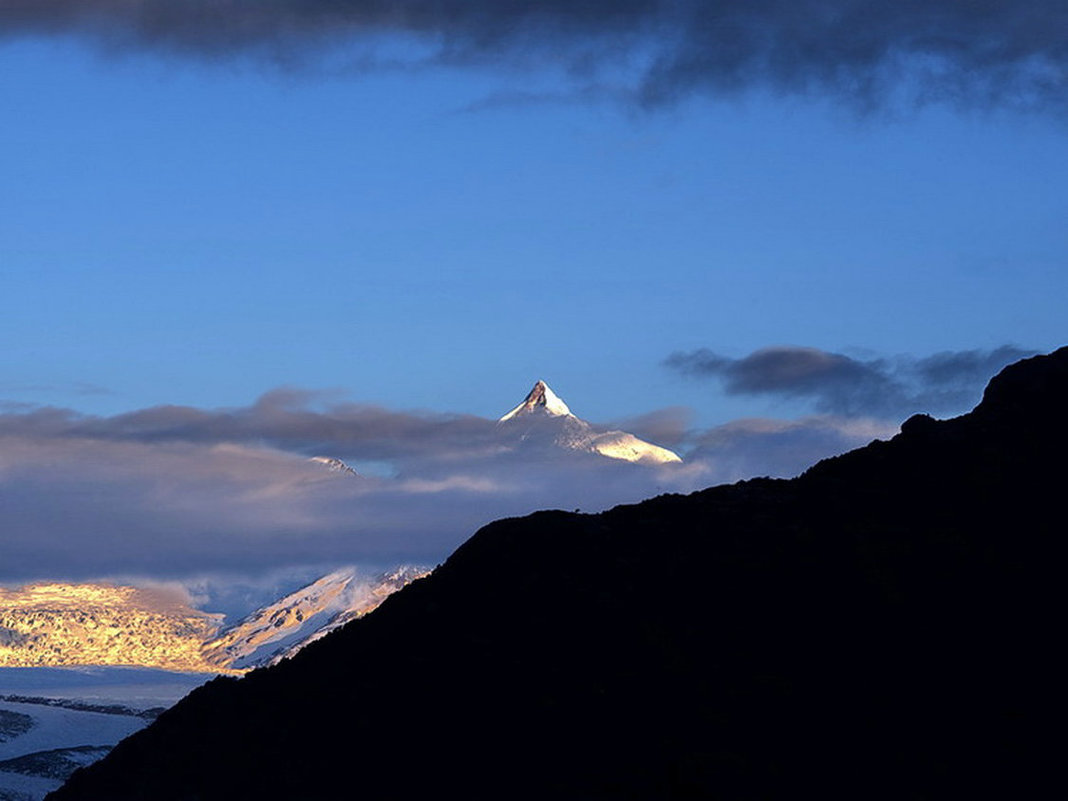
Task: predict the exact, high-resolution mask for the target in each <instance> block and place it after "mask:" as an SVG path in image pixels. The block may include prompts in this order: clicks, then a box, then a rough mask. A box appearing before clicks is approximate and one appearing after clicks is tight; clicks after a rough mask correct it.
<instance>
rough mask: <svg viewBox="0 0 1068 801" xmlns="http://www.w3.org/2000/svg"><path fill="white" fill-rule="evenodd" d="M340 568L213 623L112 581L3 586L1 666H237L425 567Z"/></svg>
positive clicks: (304, 639) (287, 649)
mask: <svg viewBox="0 0 1068 801" xmlns="http://www.w3.org/2000/svg"><path fill="white" fill-rule="evenodd" d="M428 572H429V571H428V570H426V569H425V568H416V567H400V568H397V569H395V570H393V571H390V572H388V573H384V574H382V575H379V576H375V577H373V578H368V577H365V576H363V575H361V574H360V573H357V572H356V571H355V570H354V569H352V568H346V569H344V570H338V571H335V572H334V573H331V574H329V575H327V576H323V577H322V578H321V579H319V580H318V581H315V582H313V583H312V584H309V585H308V586H307V587H304V588H302V589H300V590H297V591H296V592H294V593H291V594H290V595H287V596H286V597H285V598H282V599H281V600H279V601H276V602H274V603H272V604H270V605H268V606H265V607H263V608H262V609H259V610H257V611H256V612H254V613H252V614H251V615H249V616H248V617H246V618H245V619H244V620H242V621H241V622H239V623H237V624H236V625H234V626H231V627H229V628H227V629H225V630H223V631H220V630H219V626H220V623H221V619H222V616H221V615H211V614H206V613H204V612H200V611H198V610H196V609H193V608H192V607H189V606H187V605H185V604H183V603H181V602H179V601H177V600H175V599H173V598H169V597H167V596H166V595H164V594H162V593H159V592H155V591H152V590H146V589H139V588H136V587H123V586H114V585H108V584H58V583H55V584H34V585H30V586H26V587H21V588H19V589H4V588H0V668H3V667H62V666H81V665H131V666H137V667H151V668H162V669H165V670H179V671H202V672H212V673H219V672H243V671H245V670H247V669H249V668H253V667H257V666H259V665H264V664H268V663H270V662H272V661H276V660H277V659H281V658H283V657H285V656H289V655H290V654H293V653H295V652H296V651H297V650H299V649H300V648H302V647H303V646H304V645H306V644H307V643H308V642H311V641H312V640H315V639H318V638H319V637H321V636H323V635H324V634H326V633H327V632H329V631H332V630H333V629H335V628H337V627H338V626H341V625H344V624H345V623H347V622H348V621H349V620H352V619H354V618H356V617H359V616H360V615H363V614H366V613H367V612H369V611H370V610H372V609H374V608H375V607H376V606H378V605H379V604H380V603H382V601H383V600H385V598H386V596H388V595H389V594H390V593H392V592H394V591H396V590H399V589H400V588H401V587H403V586H404V585H405V584H408V583H409V582H411V581H413V580H415V579H416V578H419V577H420V576H424V575H426V573H428Z"/></svg>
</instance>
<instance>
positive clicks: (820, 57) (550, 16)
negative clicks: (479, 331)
mask: <svg viewBox="0 0 1068 801" xmlns="http://www.w3.org/2000/svg"><path fill="white" fill-rule="evenodd" d="M1065 30H1068V7H1066V6H1065V5H1064V4H1063V3H1057V2H1051V0H898V1H897V2H894V3H875V2H871V0H834V2H829V1H828V0H718V2H717V1H715V0H591V1H590V2H582V3H576V2H573V0H538V1H537V2H534V0H273V1H272V2H262V1H261V0H233V1H232V2H227V3H219V2H216V1H215V0H155V1H154V2H141V3H131V2H127V1H126V0H0V37H2V36H8V37H14V36H28V35H29V36H42V35H43V36H52V35H75V36H80V37H85V38H89V39H92V40H95V41H97V42H99V43H101V44H103V45H104V46H106V47H108V48H110V49H113V50H123V49H141V50H149V51H162V52H170V53H178V54H182V55H186V56H191V57H196V58H204V59H219V58H228V57H233V56H244V55H250V54H251V55H256V56H259V57H263V58H266V59H267V60H269V61H273V62H274V63H275V64H276V65H279V66H281V67H289V68H293V69H302V68H305V67H307V66H308V65H311V66H312V67H314V65H315V64H316V63H321V62H322V61H323V60H324V56H323V53H324V52H333V53H335V54H337V53H339V52H342V53H344V54H345V55H346V57H347V58H348V59H350V60H351V62H352V63H353V64H354V65H357V66H359V69H360V70H361V71H362V70H364V69H374V68H375V67H374V63H375V62H376V60H377V58H376V57H375V56H374V51H375V47H376V43H377V42H380V40H381V38H382V37H386V38H390V37H394V38H396V37H399V38H400V39H401V40H402V41H404V42H407V43H409V44H410V45H412V46H414V49H415V50H417V51H418V55H411V56H410V57H408V63H409V65H410V66H426V65H427V64H428V63H429V64H438V65H446V64H447V65H454V66H474V67H486V66H493V67H499V66H500V65H502V64H504V63H509V64H512V65H514V66H517V67H524V66H526V67H546V66H549V65H554V66H559V65H563V67H564V70H565V72H566V73H567V75H568V76H569V77H570V80H571V82H572V83H574V84H579V85H586V86H591V87H595V86H597V85H598V82H599V80H600V79H601V78H602V77H604V76H605V75H612V76H613V77H616V76H618V75H619V74H621V73H622V74H624V75H628V76H631V83H630V85H629V88H628V90H627V92H628V93H629V94H630V95H631V97H632V98H633V99H634V100H636V101H637V102H639V103H642V104H645V105H658V104H664V103H671V102H675V101H677V100H679V99H682V98H686V97H689V96H693V95H706V96H716V97H721V96H729V95H733V94H737V93H739V92H743V91H747V90H751V89H769V90H771V91H773V92H777V93H782V94H792V95H811V94H821V95H830V96H834V97H837V98H839V99H844V100H846V101H847V102H849V103H851V104H852V105H854V106H855V107H858V108H861V109H873V108H880V107H884V106H886V105H888V104H890V103H893V102H899V101H903V102H905V103H906V104H924V103H931V102H941V103H948V104H951V105H960V106H970V107H1009V108H1024V109H1030V110H1033V111H1039V112H1046V113H1057V114H1063V113H1064V111H1065V105H1066V101H1065V88H1066V86H1068V40H1066V39H1065V36H1064V31H1065ZM400 49H401V51H403V50H404V48H400ZM407 52H409V53H412V52H414V51H413V47H409V48H408V51H407ZM395 60H396V59H395V58H392V59H391V58H386V59H385V61H387V62H389V61H393V62H395ZM404 60H405V58H404V57H401V59H400V61H401V62H404ZM367 65H370V66H367Z"/></svg>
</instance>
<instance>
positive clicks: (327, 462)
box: [308, 456, 360, 478]
mask: <svg viewBox="0 0 1068 801" xmlns="http://www.w3.org/2000/svg"><path fill="white" fill-rule="evenodd" d="M308 461H309V462H316V463H318V464H321V465H323V466H324V467H326V469H327V470H333V471H334V472H335V473H348V474H349V475H353V476H356V477H357V478H359V477H360V474H359V473H357V472H356V471H355V470H354V469H352V468H351V467H349V466H348V465H347V464H345V463H344V462H343V461H341V460H340V459H335V458H334V457H333V456H313V457H311V458H310V459H309V460H308Z"/></svg>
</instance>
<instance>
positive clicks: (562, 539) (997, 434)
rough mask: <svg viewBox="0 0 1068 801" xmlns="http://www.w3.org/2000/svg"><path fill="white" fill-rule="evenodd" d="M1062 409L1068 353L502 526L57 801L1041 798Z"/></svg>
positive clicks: (1047, 763)
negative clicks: (855, 444) (684, 477)
mask: <svg viewBox="0 0 1068 801" xmlns="http://www.w3.org/2000/svg"><path fill="white" fill-rule="evenodd" d="M1065 409H1068V349H1062V350H1060V351H1057V352H1056V353H1055V354H1052V355H1050V356H1046V357H1036V358H1034V359H1029V360H1027V361H1025V362H1022V363H1019V364H1017V365H1014V366H1011V367H1009V368H1007V369H1006V370H1005V371H1004V372H1003V373H1002V374H1001V375H1000V376H998V377H997V378H996V379H995V380H994V381H993V382H992V383H991V385H990V387H989V388H988V390H987V392H986V395H985V397H984V400H983V402H982V404H980V406H979V407H977V409H976V410H975V411H973V412H972V413H970V414H968V415H965V416H964V417H961V418H957V419H955V420H951V421H945V422H938V421H934V420H931V419H930V418H924V417H916V418H913V419H911V420H910V421H908V423H907V424H906V425H905V426H904V427H903V432H902V434H901V435H899V436H897V437H895V438H894V439H893V440H892V441H890V442H885V443H880V442H876V443H873V444H872V445H870V446H868V447H866V448H863V449H860V450H858V451H854V452H852V453H849V454H846V455H844V456H841V457H838V458H835V459H831V460H828V461H825V462H822V463H820V464H819V465H817V466H816V467H814V468H813V469H811V470H810V471H808V472H807V473H806V474H805V475H803V476H801V477H800V478H797V479H794V480H791V481H772V480H766V479H762V480H755V481H748V482H742V483H739V484H735V485H732V486H724V487H716V488H713V489H709V490H705V491H703V492H699V493H696V494H694V495H691V496H688V497H679V496H665V497H660V498H656V499H653V500H650V501H647V502H645V503H641V504H638V505H635V506H628V507H619V508H616V509H613V510H611V511H609V512H605V513H603V514H599V515H577V514H566V513H562V512H541V513H538V514H534V515H531V516H529V517H526V518H522V519H514V520H502V521H498V522H496V523H493V524H491V525H489V526H486V527H485V528H483V529H482V530H481V531H479V532H478V533H477V534H476V535H475V536H474V537H472V538H471V539H470V540H469V541H468V542H467V543H465V544H464V545H463V546H462V547H461V548H459V549H458V550H457V551H456V553H455V554H453V556H451V557H450V558H449V560H448V561H447V562H446V563H445V564H444V565H442V566H441V567H440V568H439V569H438V570H436V571H435V572H434V573H433V574H432V575H431V576H430V577H428V578H426V579H422V580H420V581H417V582H415V583H413V584H411V585H410V586H408V587H407V588H406V589H404V590H402V591H401V592H399V593H397V594H395V595H394V596H392V597H390V598H389V599H388V600H387V601H386V602H385V603H384V604H383V605H382V606H381V607H380V608H379V609H378V611H376V612H374V613H372V614H370V615H368V616H367V617H365V618H362V619H360V620H357V621H355V622H354V623H352V624H350V625H348V626H346V627H344V628H343V629H341V630H339V631H338V632H336V633H335V634H332V635H331V636H329V637H326V638H325V639H323V640H322V641H320V642H318V643H315V644H313V645H311V646H309V647H308V648H306V649H305V650H304V651H302V652H301V653H300V654H298V655H297V656H296V657H295V658H293V659H292V660H289V661H287V662H284V663H282V664H280V665H278V666H277V667H273V668H271V669H268V670H262V671H256V672H255V673H253V674H250V675H249V676H247V677H246V678H244V679H241V680H234V679H216V680H215V681H213V682H211V683H209V684H208V685H206V686H204V687H203V688H201V689H199V690H196V691H194V692H193V693H192V694H191V695H190V696H189V697H188V698H187V699H186V700H185V701H183V702H181V703H179V704H178V705H177V706H175V707H174V708H172V709H171V710H169V711H168V712H166V713H164V714H163V715H162V716H161V717H160V718H159V720H158V721H157V722H156V723H155V724H153V725H152V726H150V727H149V728H148V729H146V730H144V731H142V732H140V733H138V734H137V735H134V736H133V737H131V738H129V739H128V740H126V741H124V742H123V743H121V744H120V745H119V746H118V747H117V748H115V750H114V751H113V752H112V754H111V755H110V756H108V757H107V758H106V759H105V760H103V761H102V762H100V763H98V764H96V765H94V766H92V767H90V768H88V769H84V770H81V771H79V772H78V773H76V774H75V775H74V777H72V779H71V780H70V782H69V783H68V785H67V786H66V787H64V788H63V789H62V790H60V791H58V792H57V793H55V794H54V795H53V796H50V798H55V799H57V801H58V800H59V799H64V801H65V800H66V799H102V798H107V799H153V801H162V800H163V799H244V798H268V799H343V798H361V799H362V798H384V797H393V798H396V797H401V798H411V799H416V798H418V799H424V798H428V797H451V796H453V795H456V796H459V797H464V798H503V799H513V798H543V799H551V798H576V797H577V798H601V797H604V798H635V799H650V798H669V797H670V798H688V797H692V798H724V799H743V798H746V799H748V798H781V799H786V798H789V799H795V798H843V799H844V798H849V799H861V798H863V799H881V798H885V799H890V798H893V799H906V798H907V799H933V798H945V799H959V798H976V797H1002V798H1005V797H1027V798H1038V797H1045V796H1046V795H1048V791H1047V792H1045V793H1042V792H1038V791H1036V790H1035V789H1034V788H1035V787H1036V786H1040V784H1039V783H1040V782H1041V781H1042V779H1043V777H1044V772H1047V771H1049V770H1050V769H1051V767H1052V766H1053V765H1054V764H1056V763H1055V762H1053V760H1052V756H1051V754H1052V748H1053V741H1052V740H1051V739H1050V737H1049V735H1048V734H1047V733H1046V730H1045V729H1044V728H1042V727H1040V725H1039V724H1040V717H1041V714H1042V712H1043V710H1045V709H1047V708H1048V707H1049V706H1050V705H1051V704H1052V703H1053V699H1054V698H1055V697H1057V696H1058V695H1059V693H1055V688H1059V684H1060V681H1061V674H1062V673H1063V662H1062V661H1060V660H1059V658H1057V657H1055V653H1056V650H1057V649H1056V648H1055V646H1056V643H1057V640H1059V639H1060V632H1061V625H1060V624H1061V608H1062V606H1063V603H1062V601H1061V598H1062V595H1063V592H1062V590H1061V589H1060V586H1061V584H1060V582H1059V581H1058V580H1056V577H1053V571H1054V570H1058V571H1059V569H1060V568H1061V558H1060V557H1061V539H1062V537H1063V532H1064V528H1065V524H1064V512H1065V503H1064V476H1065V469H1064V466H1063V459H1064V454H1065V452H1066V447H1065V446H1066V445H1068V422H1066V421H1065V418H1064V411H1065ZM1051 578H1052V580H1051ZM1055 682H1056V683H1055Z"/></svg>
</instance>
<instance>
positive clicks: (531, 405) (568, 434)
mask: <svg viewBox="0 0 1068 801" xmlns="http://www.w3.org/2000/svg"><path fill="white" fill-rule="evenodd" d="M520 420H522V421H524V425H518V426H517V425H514V423H517V422H519V421H520ZM497 422H498V425H500V424H501V423H508V422H511V423H513V425H508V426H503V427H502V428H501V429H500V430H501V431H502V432H505V431H507V432H509V433H510V434H511V435H513V436H515V435H517V434H518V435H520V441H521V442H522V443H524V444H525V445H526V446H530V445H531V444H535V445H536V444H537V443H538V442H551V443H552V445H553V446H555V447H558V448H563V449H565V450H572V451H586V452H587V453H597V454H600V455H601V456H606V457H608V458H609V459H619V460H622V461H625V462H641V463H643V464H665V463H668V462H681V461H682V459H680V458H679V455H678V454H677V453H675V452H674V451H670V450H668V449H667V448H661V447H660V446H658V445H653V444H652V443H651V442H646V441H645V440H642V439H638V437H636V436H634V435H633V434H628V433H627V432H625V431H605V430H604V429H601V428H596V427H594V426H592V425H590V424H589V423H587V422H586V421H585V420H582V419H581V418H579V417H576V416H575V415H574V414H572V413H571V410H570V409H569V408H568V407H567V404H566V403H564V402H563V401H562V400H561V399H560V396H559V395H557V394H556V393H555V392H553V391H552V390H551V389H549V385H548V384H546V383H545V382H544V381H537V382H536V383H535V384H534V388H533V389H532V390H530V393H529V394H528V395H527V396H526V398H524V399H523V402H522V403H521V404H519V405H518V406H516V407H515V408H514V409H512V411H510V412H508V414H506V415H505V416H504V417H502V418H501V419H500V420H498V421H497Z"/></svg>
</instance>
